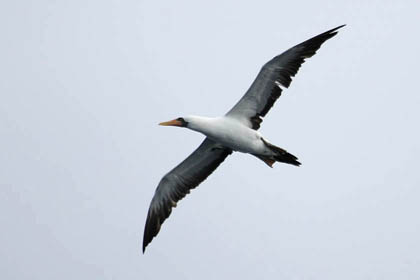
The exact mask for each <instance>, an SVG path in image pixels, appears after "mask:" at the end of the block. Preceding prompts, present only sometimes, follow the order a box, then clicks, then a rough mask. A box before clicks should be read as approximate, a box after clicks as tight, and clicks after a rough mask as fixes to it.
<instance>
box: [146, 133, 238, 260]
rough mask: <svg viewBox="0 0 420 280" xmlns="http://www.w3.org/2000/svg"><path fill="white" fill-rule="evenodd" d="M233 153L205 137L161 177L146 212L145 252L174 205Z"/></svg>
mask: <svg viewBox="0 0 420 280" xmlns="http://www.w3.org/2000/svg"><path fill="white" fill-rule="evenodd" d="M231 153H232V150H230V149H228V148H226V147H223V146H221V145H219V144H217V143H216V142H214V141H213V140H210V139H208V138H206V139H205V140H204V141H203V143H201V145H200V146H199V147H198V148H197V149H196V150H195V151H194V152H193V153H192V154H191V155H190V156H189V157H187V158H186V159H185V160H184V161H183V162H181V163H180V164H179V165H178V166H176V167H175V168H174V169H172V170H171V171H170V172H169V173H168V174H166V175H165V176H164V177H163V178H162V180H161V181H160V183H159V185H158V187H157V189H156V191H155V195H154V196H153V199H152V202H151V203H150V207H149V212H148V213H147V220H146V226H145V228H144V236H143V253H144V250H145V249H146V246H147V245H148V244H149V243H150V242H151V241H152V239H153V238H154V237H155V236H156V235H157V234H158V232H159V230H160V226H161V225H162V223H163V222H164V221H165V220H166V218H168V217H169V215H170V214H171V211H172V207H175V206H176V203H177V202H178V201H179V200H181V199H182V198H183V197H184V196H185V195H186V194H188V193H189V192H190V190H191V189H193V188H195V187H197V186H198V185H199V184H200V183H201V182H202V181H204V180H205V179H206V178H207V177H208V176H209V175H210V174H211V173H212V172H213V171H214V170H215V169H216V168H217V167H218V166H219V165H220V164H221V163H222V162H223V161H224V160H225V158H226V157H227V156H228V155H230V154H231Z"/></svg>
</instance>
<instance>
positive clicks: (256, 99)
mask: <svg viewBox="0 0 420 280" xmlns="http://www.w3.org/2000/svg"><path fill="white" fill-rule="evenodd" d="M343 26H344V25H341V26H338V27H336V28H334V29H331V30H329V31H327V32H324V33H322V34H320V35H318V36H315V37H313V38H312V39H309V40H307V41H305V42H303V43H300V44H299V45H297V46H294V47H293V48H290V49H289V50H287V51H285V52H284V53H282V54H281V55H279V56H276V57H274V58H273V59H272V60H270V61H269V62H267V63H266V64H265V65H264V66H263V67H262V69H261V71H260V73H259V74H258V76H257V78H256V79H255V81H254V82H253V83H252V85H251V87H250V88H249V89H248V91H247V92H246V93H245V95H244V96H243V97H242V98H241V99H240V100H239V102H238V103H236V105H235V106H234V107H233V108H232V109H231V110H230V111H229V112H228V113H227V114H226V115H228V116H232V117H235V118H237V119H239V120H241V121H242V122H243V123H245V124H246V125H248V126H249V127H252V128H253V129H258V128H260V124H261V122H262V117H264V116H265V115H266V114H267V112H268V111H269V110H270V109H271V107H272V106H273V104H274V102H275V101H276V100H277V98H279V97H280V95H281V91H282V89H281V88H280V86H283V87H286V88H288V87H289V86H290V83H291V82H292V77H294V76H295V75H296V73H297V72H298V70H299V68H300V66H301V65H302V63H303V62H305V59H306V58H309V57H311V56H313V55H314V54H315V53H316V51H317V50H318V49H319V48H320V47H321V45H322V44H323V43H324V42H325V41H326V40H328V39H330V38H332V37H334V36H335V35H336V34H337V32H336V30H337V29H339V28H341V27H343Z"/></svg>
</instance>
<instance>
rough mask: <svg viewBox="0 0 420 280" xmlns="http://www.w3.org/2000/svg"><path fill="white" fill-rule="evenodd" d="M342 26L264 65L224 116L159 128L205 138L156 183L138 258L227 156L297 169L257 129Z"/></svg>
mask: <svg viewBox="0 0 420 280" xmlns="http://www.w3.org/2000/svg"><path fill="white" fill-rule="evenodd" d="M343 26H345V24H344V25H340V26H338V27H336V28H333V29H331V30H328V31H326V32H324V33H321V34H319V35H317V36H315V37H313V38H311V39H308V40H306V41H304V42H302V43H300V44H298V45H296V46H294V47H292V48H290V49H288V50H287V51H285V52H283V53H282V54H280V55H278V56H275V57H274V58H273V59H271V60H270V61H268V62H267V63H266V64H264V66H263V67H262V68H261V70H260V72H259V73H258V75H257V77H256V78H255V80H254V82H253V83H252V84H251V86H250V88H249V89H248V90H247V91H246V93H245V95H243V97H242V98H241V99H240V100H239V101H238V102H237V103H236V104H235V105H234V106H233V107H232V109H231V110H230V111H228V112H227V113H226V114H225V115H224V116H221V117H215V118H210V117H201V116H186V117H179V118H177V119H174V120H171V121H167V122H161V123H159V125H162V126H177V127H183V128H188V129H190V130H193V131H196V132H199V133H202V134H204V136H206V138H205V139H204V141H203V142H202V143H201V144H200V146H199V147H198V148H197V149H196V150H195V151H194V152H193V153H192V154H190V155H189V156H188V157H187V158H186V159H185V160H184V161H182V162H181V163H180V164H179V165H177V166H176V167H175V168H174V169H172V170H171V171H169V172H168V173H167V174H166V175H165V176H163V178H162V179H161V181H160V182H159V184H158V186H157V188H156V191H155V193H154V195H153V198H152V201H151V202H150V206H149V211H148V213H147V218H146V224H145V228H144V235H143V254H144V252H145V250H146V247H147V246H148V245H149V243H150V242H151V241H152V239H153V238H154V237H155V236H156V235H157V234H158V233H159V231H160V228H161V225H162V223H163V222H164V221H165V220H166V219H167V218H168V217H169V215H170V214H171V212H172V208H173V207H176V205H177V202H178V201H179V200H181V199H182V198H184V197H185V196H186V195H187V194H188V193H189V192H190V190H192V189H194V188H195V187H197V186H198V185H199V184H200V183H201V182H203V181H204V180H205V179H206V178H207V177H208V176H209V175H210V174H211V173H213V171H214V170H215V169H216V168H217V167H218V166H219V165H220V164H221V163H222V162H223V161H224V160H225V159H226V158H227V157H228V156H229V155H230V154H232V152H242V153H248V154H250V155H253V156H255V157H257V158H258V159H260V160H261V161H263V162H264V163H265V164H267V165H268V166H269V167H272V166H273V164H274V163H275V162H283V163H286V164H291V165H294V166H300V165H301V163H300V162H299V161H298V158H297V157H296V156H294V155H292V154H291V153H289V152H287V151H286V150H284V149H282V148H280V147H277V146H276V145H274V144H272V143H270V142H269V141H268V140H267V138H265V137H263V136H262V135H261V133H259V132H258V129H259V128H260V125H261V123H262V121H263V118H264V117H265V116H266V114H267V113H268V111H269V110H270V109H271V108H272V106H273V104H274V103H275V102H276V100H277V99H278V98H279V97H280V95H281V93H282V91H283V89H284V88H288V87H289V86H290V83H291V81H292V77H294V76H295V75H296V73H297V72H298V70H299V68H300V67H301V65H302V63H304V62H305V59H307V58H309V57H312V56H313V55H314V54H315V53H316V51H317V50H318V49H319V48H320V47H321V45H322V44H323V43H324V42H325V41H327V40H328V39H330V38H332V37H334V36H335V35H336V34H337V33H338V31H337V30H338V29H340V28H342V27H343Z"/></svg>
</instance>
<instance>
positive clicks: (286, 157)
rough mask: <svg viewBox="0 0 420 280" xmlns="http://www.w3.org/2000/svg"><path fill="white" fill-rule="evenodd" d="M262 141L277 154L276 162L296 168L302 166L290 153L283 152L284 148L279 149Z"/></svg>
mask: <svg viewBox="0 0 420 280" xmlns="http://www.w3.org/2000/svg"><path fill="white" fill-rule="evenodd" d="M261 140H262V141H263V142H264V144H265V145H266V146H267V147H268V148H269V149H270V150H272V151H273V152H274V153H275V155H274V156H273V159H274V160H276V161H279V162H284V163H288V164H292V165H295V166H300V165H301V163H300V162H299V161H298V160H297V159H298V158H297V157H295V156H294V155H292V154H290V153H288V152H287V151H286V150H283V149H282V148H279V147H277V146H274V145H273V144H270V143H268V142H267V141H265V140H264V139H261Z"/></svg>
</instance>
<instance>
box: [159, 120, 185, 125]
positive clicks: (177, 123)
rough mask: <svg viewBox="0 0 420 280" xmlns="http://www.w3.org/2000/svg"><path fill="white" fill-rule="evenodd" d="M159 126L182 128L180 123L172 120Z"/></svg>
mask: <svg viewBox="0 0 420 280" xmlns="http://www.w3.org/2000/svg"><path fill="white" fill-rule="evenodd" d="M159 125H164V126H182V122H181V121H178V120H172V121H168V122H161V123H160V124H159Z"/></svg>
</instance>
